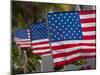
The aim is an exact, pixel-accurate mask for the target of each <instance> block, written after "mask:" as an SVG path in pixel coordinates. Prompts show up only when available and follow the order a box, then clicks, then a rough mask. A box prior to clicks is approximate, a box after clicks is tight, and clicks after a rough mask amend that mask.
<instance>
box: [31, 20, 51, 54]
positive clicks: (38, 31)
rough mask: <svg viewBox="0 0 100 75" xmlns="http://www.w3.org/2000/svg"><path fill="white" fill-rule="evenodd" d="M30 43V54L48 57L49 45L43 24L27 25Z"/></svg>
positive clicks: (45, 27) (45, 26) (46, 31)
mask: <svg viewBox="0 0 100 75" xmlns="http://www.w3.org/2000/svg"><path fill="white" fill-rule="evenodd" d="M29 30H30V33H31V41H32V46H31V49H32V53H33V54H35V55H48V54H49V53H50V51H51V50H50V45H49V39H48V30H47V25H46V24H45V23H43V22H40V23H36V24H31V25H29Z"/></svg>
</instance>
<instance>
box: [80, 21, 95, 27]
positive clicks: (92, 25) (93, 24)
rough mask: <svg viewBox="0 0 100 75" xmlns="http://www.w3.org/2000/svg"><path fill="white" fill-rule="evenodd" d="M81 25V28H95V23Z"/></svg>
mask: <svg viewBox="0 0 100 75" xmlns="http://www.w3.org/2000/svg"><path fill="white" fill-rule="evenodd" d="M81 25H82V27H95V26H96V23H95V22H93V23H84V24H83V23H82V24H81Z"/></svg>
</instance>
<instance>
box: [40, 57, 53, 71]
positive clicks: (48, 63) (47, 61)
mask: <svg viewBox="0 0 100 75" xmlns="http://www.w3.org/2000/svg"><path fill="white" fill-rule="evenodd" d="M41 60H42V64H41V66H42V67H41V68H42V71H43V72H51V71H54V69H53V62H52V56H51V55H42V56H41Z"/></svg>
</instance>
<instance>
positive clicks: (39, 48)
mask: <svg viewBox="0 0 100 75" xmlns="http://www.w3.org/2000/svg"><path fill="white" fill-rule="evenodd" d="M33 49H34V50H41V49H50V46H46V47H38V48H33Z"/></svg>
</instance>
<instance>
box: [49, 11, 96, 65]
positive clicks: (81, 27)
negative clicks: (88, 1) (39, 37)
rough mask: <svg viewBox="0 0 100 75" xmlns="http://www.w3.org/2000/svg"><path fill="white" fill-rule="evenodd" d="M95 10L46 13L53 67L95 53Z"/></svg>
mask: <svg viewBox="0 0 100 75" xmlns="http://www.w3.org/2000/svg"><path fill="white" fill-rule="evenodd" d="M95 14H96V11H95V10H93V11H92V10H91V11H68V12H56V13H49V14H48V26H49V32H50V41H51V48H52V55H53V63H54V65H55V67H57V66H63V65H65V64H69V63H71V62H74V61H76V60H79V59H82V58H90V57H95V55H96V47H95V45H96V43H95V39H96V34H95V30H96V26H95V25H96V16H95Z"/></svg>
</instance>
